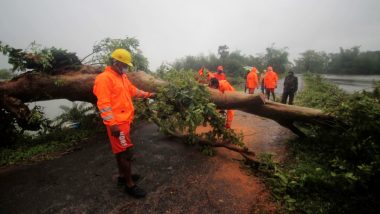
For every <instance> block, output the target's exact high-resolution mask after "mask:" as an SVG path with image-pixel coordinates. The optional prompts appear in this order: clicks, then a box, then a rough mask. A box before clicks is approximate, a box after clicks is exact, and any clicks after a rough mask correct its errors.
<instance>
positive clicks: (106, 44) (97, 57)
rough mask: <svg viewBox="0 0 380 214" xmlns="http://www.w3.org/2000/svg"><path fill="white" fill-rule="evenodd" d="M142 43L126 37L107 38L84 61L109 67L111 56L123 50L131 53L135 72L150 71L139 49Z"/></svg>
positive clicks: (98, 43)
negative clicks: (120, 49) (116, 50)
mask: <svg viewBox="0 0 380 214" xmlns="http://www.w3.org/2000/svg"><path fill="white" fill-rule="evenodd" d="M139 46H140V42H139V40H137V39H136V38H130V37H125V38H124V39H111V38H105V39H103V40H101V41H100V42H97V43H96V44H95V45H94V47H93V52H92V53H91V54H89V55H88V56H86V57H85V58H84V59H83V60H82V61H84V60H86V59H89V60H87V61H86V64H100V65H107V64H109V63H110V55H111V53H112V52H113V51H114V50H115V49H117V48H123V49H126V50H128V51H129V52H131V54H132V60H133V61H132V63H133V66H134V67H133V69H134V70H143V71H148V65H149V62H148V59H147V58H146V57H145V56H144V55H143V54H142V51H141V50H140V49H139Z"/></svg>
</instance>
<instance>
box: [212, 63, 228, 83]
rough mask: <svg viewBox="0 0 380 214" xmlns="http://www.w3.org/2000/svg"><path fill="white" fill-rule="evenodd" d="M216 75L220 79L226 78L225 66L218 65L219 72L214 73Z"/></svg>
mask: <svg viewBox="0 0 380 214" xmlns="http://www.w3.org/2000/svg"><path fill="white" fill-rule="evenodd" d="M214 77H215V78H217V79H218V80H226V74H225V73H224V70H223V66H221V65H219V66H218V68H217V72H216V73H214Z"/></svg>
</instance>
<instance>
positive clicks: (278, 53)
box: [263, 45, 289, 73]
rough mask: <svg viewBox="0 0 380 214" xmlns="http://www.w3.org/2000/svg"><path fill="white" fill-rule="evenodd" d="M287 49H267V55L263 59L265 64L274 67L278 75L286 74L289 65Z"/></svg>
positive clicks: (272, 47)
mask: <svg viewBox="0 0 380 214" xmlns="http://www.w3.org/2000/svg"><path fill="white" fill-rule="evenodd" d="M286 49H287V48H286V47H285V48H282V49H277V48H274V45H272V46H271V47H268V48H266V54H265V56H264V58H263V61H264V64H266V65H267V66H269V65H270V66H272V67H273V69H274V70H275V71H276V72H278V73H284V72H285V71H286V69H287V67H288V65H289V60H288V55H289V53H288V52H287V51H286Z"/></svg>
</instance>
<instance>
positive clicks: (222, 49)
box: [218, 45, 229, 65]
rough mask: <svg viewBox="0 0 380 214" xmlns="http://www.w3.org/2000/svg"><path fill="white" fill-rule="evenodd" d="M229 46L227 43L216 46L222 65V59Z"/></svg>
mask: <svg viewBox="0 0 380 214" xmlns="http://www.w3.org/2000/svg"><path fill="white" fill-rule="evenodd" d="M228 49H229V47H228V46H227V45H221V46H219V47H218V55H219V57H220V60H221V61H222V64H223V65H224V61H225V60H226V58H227V57H228V55H229V51H228Z"/></svg>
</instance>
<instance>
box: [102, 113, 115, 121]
mask: <svg viewBox="0 0 380 214" xmlns="http://www.w3.org/2000/svg"><path fill="white" fill-rule="evenodd" d="M102 118H103V120H106V121H108V120H111V119H113V114H109V115H107V116H104V117H102Z"/></svg>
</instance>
